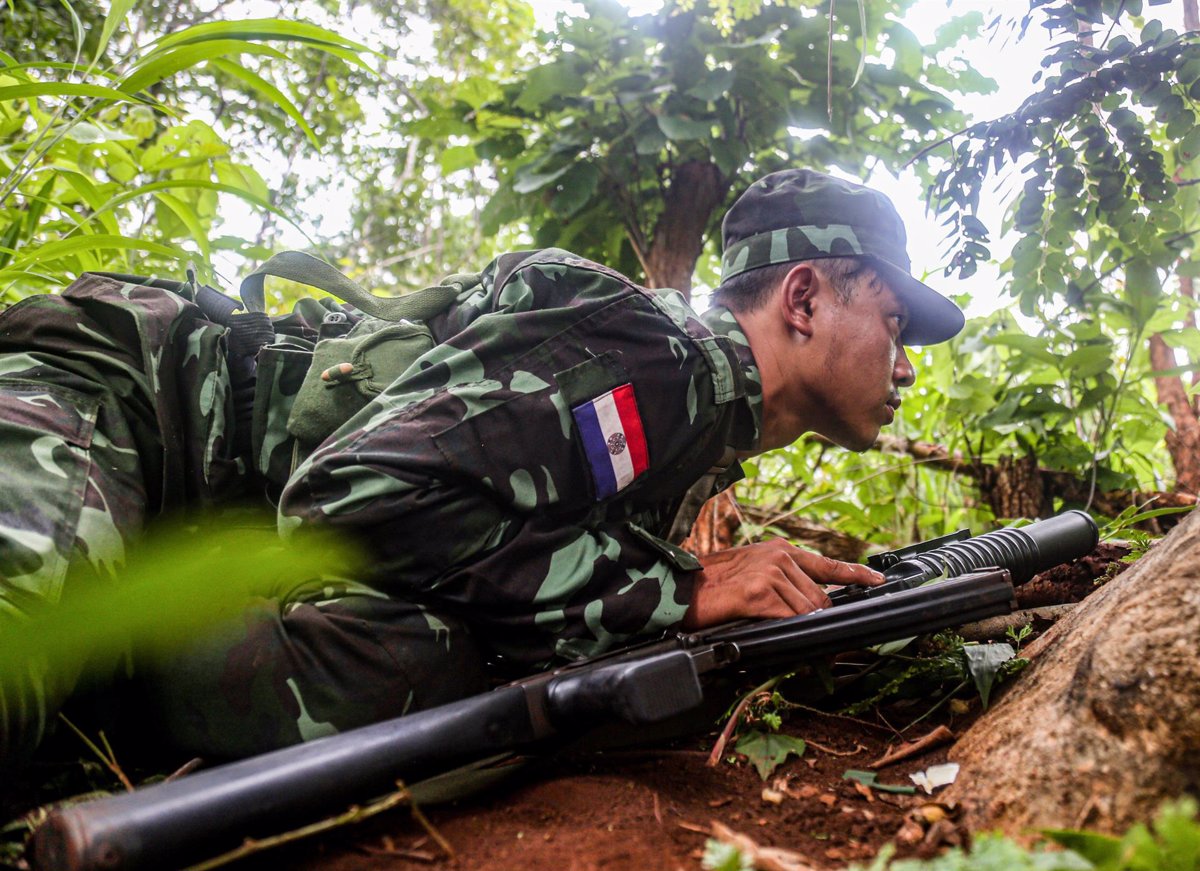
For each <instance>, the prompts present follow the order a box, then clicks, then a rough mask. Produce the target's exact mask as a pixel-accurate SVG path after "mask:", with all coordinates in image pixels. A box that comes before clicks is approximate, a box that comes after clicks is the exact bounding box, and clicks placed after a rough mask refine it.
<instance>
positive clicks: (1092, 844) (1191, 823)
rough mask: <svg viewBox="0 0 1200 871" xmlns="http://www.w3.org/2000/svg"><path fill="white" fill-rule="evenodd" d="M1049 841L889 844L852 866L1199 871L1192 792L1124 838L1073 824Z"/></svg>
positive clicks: (921, 870)
mask: <svg viewBox="0 0 1200 871" xmlns="http://www.w3.org/2000/svg"><path fill="white" fill-rule="evenodd" d="M1042 834H1044V835H1045V836H1046V837H1047V838H1048V839H1049V840H1050V844H1049V845H1043V846H1037V847H1034V848H1032V849H1026V848H1025V847H1022V846H1021V845H1019V844H1017V843H1016V842H1015V841H1013V840H1011V839H1010V838H1006V837H1004V836H1002V835H995V834H992V835H981V836H979V837H977V838H976V839H975V843H974V845H973V846H972V848H971V850H970V851H964V850H962V849H959V848H957V847H956V848H954V849H952V850H950V851H948V852H946V853H944V854H943V855H941V856H938V857H937V858H934V859H895V860H894V859H892V851H891V849H890V848H889V849H885V850H884V851H883V852H882V853H880V855H879V857H878V858H877V859H876V860H875V861H874V862H873V863H872V864H871V865H869V866H861V865H852V866H851V867H850V869H849V871H1200V820H1198V819H1197V803H1196V800H1195V799H1193V798H1190V797H1184V798H1181V799H1179V800H1178V801H1172V802H1166V803H1165V804H1164V805H1163V806H1162V808H1161V809H1160V810H1159V812H1158V814H1157V815H1156V816H1155V818H1154V821H1153V823H1151V824H1150V825H1149V826H1147V825H1145V824H1143V823H1136V824H1135V825H1133V826H1132V827H1131V828H1130V829H1129V831H1127V832H1126V833H1125V835H1124V836H1122V837H1120V838H1116V837H1111V836H1109V835H1101V834H1097V833H1095V832H1083V831H1075V830H1069V829H1061V830H1046V831H1043V833H1042Z"/></svg>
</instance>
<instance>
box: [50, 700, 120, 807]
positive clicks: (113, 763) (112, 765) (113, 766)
mask: <svg viewBox="0 0 1200 871" xmlns="http://www.w3.org/2000/svg"><path fill="white" fill-rule="evenodd" d="M58 718H59V719H60V720H62V721H63V722H64V723H66V724H67V725H68V726H69V727H70V728H71V731H72V732H74V733H75V734H76V735H78V736H79V740H80V741H82V742H83V743H84V744H86V745H87V747H88V749H89V750H91V751H92V752H93V753H95V754H96V757H97V758H98V759H99V760H100V761H101V762H103V763H104V766H105V767H106V768H107V769H108V770H109V771H111V772H112V773H113V774H114V775H116V778H117V780H119V781H121V785H122V786H123V787H125V790H126V792H133V783H131V782H130V780H129V778H128V777H126V776H125V772H124V771H122V770H121V765H120V763H118V762H117V756H116V754H115V753H113V749H112V746H111V745H110V744H109V743H108V738H106V737H105V735H104V731H103V730H101V732H100V743H102V744H103V745H104V750H101V749H100V748H99V747H97V746H96V743H95V742H94V741H92V739H91V738H89V737H88V736H87V735H85V734H83V730H81V729H80V728H79V727H78V726H76V725H75V724H74V723H72V722H71V721H70V720H68V719H67V716H66V715H65V714H64V713H62V711H59V713H58ZM105 751H107V752H105Z"/></svg>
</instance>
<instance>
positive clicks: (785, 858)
mask: <svg viewBox="0 0 1200 871" xmlns="http://www.w3.org/2000/svg"><path fill="white" fill-rule="evenodd" d="M712 836H713V837H714V838H716V839H717V840H718V841H723V842H724V843H726V844H732V845H733V846H735V847H737V848H738V850H739V851H741V853H742V855H743V856H745V857H746V858H747V859H749V860H750V863H751V865H752V866H753V867H754V868H757V869H758V871H820V869H818V868H816V867H815V866H813V865H811V864H810V863H809V861H808V860H807V859H806V858H804V857H803V856H801V855H800V854H799V853H795V852H793V851H791V850H784V849H782V848H780V847H763V846H761V845H760V844H759V843H758V842H757V841H755V840H754V839H753V838H751V837H750V836H748V835H743V834H741V833H740V832H735V831H734V830H733V829H731V828H729V827H728V826H726V825H724V824H723V823H720V822H717V821H716V820H713V823H712Z"/></svg>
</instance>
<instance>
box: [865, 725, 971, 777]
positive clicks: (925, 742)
mask: <svg viewBox="0 0 1200 871" xmlns="http://www.w3.org/2000/svg"><path fill="white" fill-rule="evenodd" d="M954 739H955V736H954V733H953V732H951V731H950V730H949V729H947V728H946V727H945V726H938V727H937V728H936V729H934V730H933V731H932V732H930V733H929V734H928V735H924V736H922V737H920V738H918V739H917V740H915V741H910V742H908V743H905V744H901V745H900V746H899V747H896V748H895V749H892V750H888V751H887V752H886V753H884V754H883V755H882V756H880V757H879V758H878V759H876V760H875V761H874V762H870V763H867V768H883V767H884V766H885V765H891V764H892V763H893V762H899V761H900V760H901V759H908V758H909V757H910V756H916V755H918V754H920V753H924V752H925V751H926V750H929V749H930V748H932V747H936V746H937V745H938V744H944V743H945V742H947V741H953V740H954Z"/></svg>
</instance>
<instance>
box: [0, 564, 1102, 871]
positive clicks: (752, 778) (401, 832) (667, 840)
mask: <svg viewBox="0 0 1200 871" xmlns="http://www.w3.org/2000/svg"><path fill="white" fill-rule="evenodd" d="M1124 553H1125V550H1124V549H1122V548H1120V547H1119V546H1113V545H1102V546H1101V549H1100V550H1099V551H1097V553H1096V554H1094V555H1093V556H1091V557H1087V558H1084V559H1083V560H1080V561H1079V562H1078V563H1077V564H1076V565H1074V566H1068V567H1060V568H1058V569H1055V570H1053V571H1051V572H1048V573H1046V574H1044V575H1042V576H1039V577H1038V578H1035V579H1034V580H1033V581H1031V582H1030V583H1029V584H1027V585H1025V586H1024V587H1023V588H1022V589H1021V590H1020V591H1019V601H1020V607H1023V608H1029V607H1035V606H1041V605H1046V604H1057V603H1062V602H1072V601H1078V600H1079V599H1081V598H1082V597H1083V596H1084V595H1086V594H1087V593H1088V592H1090V591H1091V590H1092V589H1094V588H1095V578H1097V577H1100V576H1103V575H1104V574H1105V571H1106V567H1107V566H1108V565H1109V564H1110V563H1112V562H1113V561H1114V560H1116V559H1118V558H1119V557H1120V556H1121V555H1123V554H1124ZM1117 565H1118V566H1119V565H1120V564H1119V563H1118V564H1117ZM1017 679H1018V680H1019V677H1018V678H1017ZM784 689H785V692H784V695H785V696H786V697H788V698H789V699H790V698H793V696H792V694H791V693H790V692H789V691H787V688H786V687H785V688H784ZM932 706H933V702H932V700H931V699H928V698H925V699H922V698H910V699H905V700H903V701H901V702H900V703H899V704H892V705H891V706H889V707H886V708H884V709H882V710H874V711H872V712H870V713H868V714H864V715H862V716H861V717H857V718H851V717H846V716H842V715H838V714H834V713H829V712H822V711H818V710H816V709H811V708H802V709H793V710H790V711H788V712H787V713H786V716H785V720H784V725H783V728H782V731H783V732H785V733H787V734H789V735H793V736H796V737H799V738H802V739H804V740H805V741H806V742H807V744H808V747H807V750H806V752H805V754H804V755H803V757H801V758H796V757H791V758H790V759H789V760H788V761H787V762H785V763H784V764H783V765H782V766H780V767H779V769H778V770H777V771H776V772H775V773H774V774H773V775H772V776H771V777H770V778H769V779H768V781H766V782H764V781H763V780H762V779H761V778H760V777H759V775H758V773H757V772H756V771H755V770H754V768H753V767H752V766H751V765H749V764H748V763H747V762H746V761H745V760H744V759H734V754H733V753H732V752H731V751H729V750H727V751H726V752H725V753H724V760H723V761H722V762H721V763H720V764H718V765H716V766H715V767H714V766H709V765H708V764H707V759H708V755H709V751H710V750H711V748H712V746H713V742H714V740H715V738H716V733H717V728H718V727H717V725H716V724H715V723H714V725H713V727H712V728H711V729H710V730H709V731H708V732H707V733H703V732H702V733H701V734H698V735H696V736H693V737H690V738H687V739H682V740H675V741H673V742H668V743H666V744H660V745H658V746H650V747H647V748H642V749H638V750H624V751H609V752H596V753H573V754H566V755H560V756H558V757H555V758H552V759H547V760H539V761H537V762H534V763H532V764H530V765H528V766H526V767H525V768H524V769H523V770H521V771H520V773H518V774H517V775H515V776H514V777H512V778H510V779H509V780H508V781H506V782H505V783H503V784H502V785H501V786H499V787H496V788H493V789H492V790H490V791H488V792H487V793H485V794H483V795H481V796H478V797H475V798H472V799H467V800H460V801H458V802H453V803H450V804H445V805H427V806H424V807H422V809H421V811H422V813H423V815H424V816H425V817H426V818H427V825H425V824H422V823H421V822H420V821H419V820H418V819H417V818H416V816H415V815H414V813H413V812H412V810H411V809H410V808H408V807H399V808H395V809H393V810H390V811H387V812H385V813H383V814H380V815H378V816H376V817H374V818H373V819H371V820H368V821H366V822H363V823H359V824H356V825H353V826H344V827H341V828H338V829H336V830H334V831H332V832H329V833H326V834H323V835H319V836H316V837H312V838H308V839H305V840H303V841H300V842H297V843H294V844H289V845H285V846H283V847H279V848H276V849H273V850H270V851H267V852H264V853H262V854H260V855H258V856H253V857H250V858H249V859H244V860H242V861H240V862H238V863H235V865H233V866H231V867H237V868H244V869H268V868H271V869H276V868H297V869H304V871H318V869H319V871H366V869H385V871H392V869H396V871H400V869H417V868H422V869H423V868H434V869H445V871H510V869H517V868H520V869H524V871H552V869H553V871H600V869H634V868H646V869H670V871H674V869H681V871H698V869H700V867H701V861H700V860H701V855H702V851H703V848H704V846H705V842H706V841H707V840H708V838H709V837H710V836H711V834H712V831H713V826H714V823H715V824H717V825H723V826H726V827H728V829H730V830H733V831H734V832H737V833H740V834H742V835H745V836H747V837H749V838H750V839H752V840H753V841H754V842H755V843H757V844H758V845H761V846H764V847H777V848H782V849H785V850H788V851H793V852H794V853H795V854H798V855H797V856H795V857H793V858H794V859H795V860H796V861H806V862H807V863H808V864H809V865H810V866H811V867H812V868H816V869H834V868H837V869H841V868H845V867H846V866H847V865H848V864H849V863H851V862H853V861H856V860H857V861H860V862H862V863H864V864H867V863H868V862H869V860H870V859H871V858H872V857H874V856H875V854H876V853H877V852H878V851H879V849H880V848H881V847H882V846H883V845H884V844H885V843H887V842H889V841H891V842H894V843H898V844H899V855H901V856H904V855H931V854H933V853H936V852H937V851H938V850H939V849H940V848H942V847H943V846H945V845H946V844H953V843H958V842H960V841H961V840H962V839H963V838H964V837H966V833H964V832H962V831H960V830H959V829H958V828H957V827H956V826H955V825H954V824H953V811H952V809H951V810H950V812H949V814H948V816H947V819H946V820H944V821H942V822H934V824H933V825H932V826H931V825H930V822H931V821H936V820H937V818H939V817H941V816H943V815H944V814H945V813H946V811H945V809H943V808H941V807H940V806H938V805H936V794H935V795H934V796H927V795H924V794H923V793H918V794H915V795H901V794H892V793H888V792H883V791H879V790H875V789H868V788H866V787H862V786H860V785H858V784H856V783H855V782H853V781H851V780H847V779H845V778H844V777H843V775H844V774H845V772H846V771H847V770H848V769H859V770H862V769H872V763H874V762H875V761H876V760H878V759H879V758H880V757H882V756H883V755H884V754H885V753H886V752H887V751H888V750H889V749H891V748H894V747H896V746H898V745H901V744H903V743H904V742H905V741H912V740H915V739H918V738H921V737H922V736H924V735H928V734H930V733H931V732H933V731H934V730H935V729H940V728H943V727H944V728H946V729H948V730H949V732H950V735H956V734H959V733H960V732H961V731H962V730H963V729H965V728H966V727H967V726H968V725H969V724H970V722H971V721H972V720H973V719H974V718H975V717H977V716H978V714H979V712H980V705H979V701H978V698H972V697H970V696H968V695H967V694H963V695H962V698H961V700H956V701H955V702H953V703H951V704H949V705H944V706H941V707H940V708H938V709H937V710H936V712H935V713H934V714H933V715H932V716H926V717H925V718H923V719H921V720H920V721H919V722H917V723H915V724H913V722H912V721H914V720H916V719H917V718H918V717H920V716H921V715H922V714H928V712H929V710H930V708H931V707H932ZM910 724H911V725H910ZM906 727H907V728H906ZM901 731H903V734H901ZM951 743H952V738H950V739H946V738H943V740H942V741H939V742H937V743H936V744H935V745H934V746H933V747H931V749H929V750H927V751H925V752H922V753H918V754H916V755H913V756H911V757H909V758H907V759H904V760H902V761H900V762H897V763H894V764H890V765H887V766H885V767H879V768H874V769H872V770H875V771H877V773H878V782H879V783H881V784H888V785H903V786H911V781H910V780H909V776H908V775H909V774H911V773H913V772H916V771H919V770H923V769H925V768H928V767H929V766H931V765H934V764H937V763H940V762H943V761H945V757H946V754H947V750H948V749H949V747H950V746H951ZM731 760H732V761H731ZM764 789H768V792H766V793H764ZM0 793H7V794H6V795H3V796H0V798H3V799H4V801H2V802H0V803H2V804H3V805H4V806H5V807H4V808H3V810H5V811H8V812H9V813H7V814H6V816H5V818H10V817H11V816H12V811H16V810H24V808H23V807H20V805H21V804H22V802H21V797H20V795H19V794H17V795H14V794H13V792H12V791H11V790H10V789H7V788H0ZM27 806H28V805H27V804H26V805H25V807H27ZM898 833H899V835H900V837H899V838H897V834H898ZM0 867H3V863H0ZM8 867H20V864H19V863H18V864H16V865H9V866H8ZM793 867H796V868H798V869H802V868H803V867H804V866H803V865H794V866H793Z"/></svg>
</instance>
